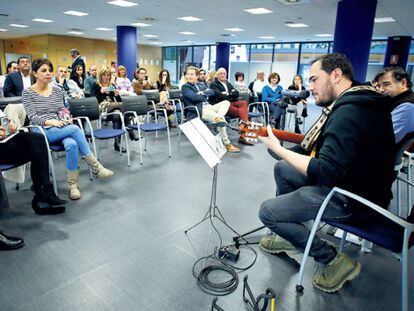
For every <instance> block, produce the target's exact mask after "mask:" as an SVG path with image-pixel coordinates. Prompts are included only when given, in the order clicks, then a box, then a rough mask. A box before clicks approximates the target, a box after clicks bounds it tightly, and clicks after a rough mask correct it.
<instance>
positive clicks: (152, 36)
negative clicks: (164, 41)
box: [143, 35, 158, 38]
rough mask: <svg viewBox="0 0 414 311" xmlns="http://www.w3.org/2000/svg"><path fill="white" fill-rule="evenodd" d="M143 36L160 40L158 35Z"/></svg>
mask: <svg viewBox="0 0 414 311" xmlns="http://www.w3.org/2000/svg"><path fill="white" fill-rule="evenodd" d="M143 36H144V37H147V38H158V35H143Z"/></svg>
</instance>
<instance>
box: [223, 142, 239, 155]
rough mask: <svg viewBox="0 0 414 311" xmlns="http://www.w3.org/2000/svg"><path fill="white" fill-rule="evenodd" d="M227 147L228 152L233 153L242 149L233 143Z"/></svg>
mask: <svg viewBox="0 0 414 311" xmlns="http://www.w3.org/2000/svg"><path fill="white" fill-rule="evenodd" d="M226 149H227V151H228V152H231V153H239V152H240V149H239V148H237V147H235V146H233V145H232V144H227V145H226Z"/></svg>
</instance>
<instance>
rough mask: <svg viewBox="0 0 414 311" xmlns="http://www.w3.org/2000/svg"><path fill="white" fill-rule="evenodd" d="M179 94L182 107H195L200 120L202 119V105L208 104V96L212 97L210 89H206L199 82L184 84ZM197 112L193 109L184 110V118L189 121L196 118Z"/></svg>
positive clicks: (212, 93)
mask: <svg viewBox="0 0 414 311" xmlns="http://www.w3.org/2000/svg"><path fill="white" fill-rule="evenodd" d="M181 92H182V94H183V102H184V106H185V107H188V106H196V107H197V109H198V112H199V114H200V118H202V117H203V105H204V103H205V102H208V96H212V95H214V92H213V91H212V90H211V89H208V88H206V86H205V84H203V83H201V82H197V83H190V82H188V83H186V84H184V85H183V86H182V88H181ZM197 116H198V115H197V112H196V111H195V110H194V109H186V118H187V119H189V120H191V119H194V118H197Z"/></svg>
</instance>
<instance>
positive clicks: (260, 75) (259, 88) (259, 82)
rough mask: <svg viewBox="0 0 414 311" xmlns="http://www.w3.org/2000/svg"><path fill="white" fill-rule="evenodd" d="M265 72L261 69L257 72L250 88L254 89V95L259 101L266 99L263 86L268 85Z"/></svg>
mask: <svg viewBox="0 0 414 311" xmlns="http://www.w3.org/2000/svg"><path fill="white" fill-rule="evenodd" d="M264 76H265V75H264V72H263V71H261V70H259V71H258V72H257V73H256V79H255V80H254V81H253V82H250V84H249V89H250V91H252V93H253V94H254V96H255V97H256V98H257V101H264V100H263V99H262V92H263V88H264V87H265V86H266V85H267V82H266V81H265V77H264Z"/></svg>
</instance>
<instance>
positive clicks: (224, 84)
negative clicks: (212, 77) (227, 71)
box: [220, 81, 229, 93]
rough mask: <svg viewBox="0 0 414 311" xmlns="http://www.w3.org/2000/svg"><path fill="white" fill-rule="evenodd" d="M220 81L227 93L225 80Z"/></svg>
mask: <svg viewBox="0 0 414 311" xmlns="http://www.w3.org/2000/svg"><path fill="white" fill-rule="evenodd" d="M220 83H221V84H223V86H224V89H225V90H226V92H227V93H228V92H229V89H228V88H227V83H226V81H224V82H221V81H220Z"/></svg>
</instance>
